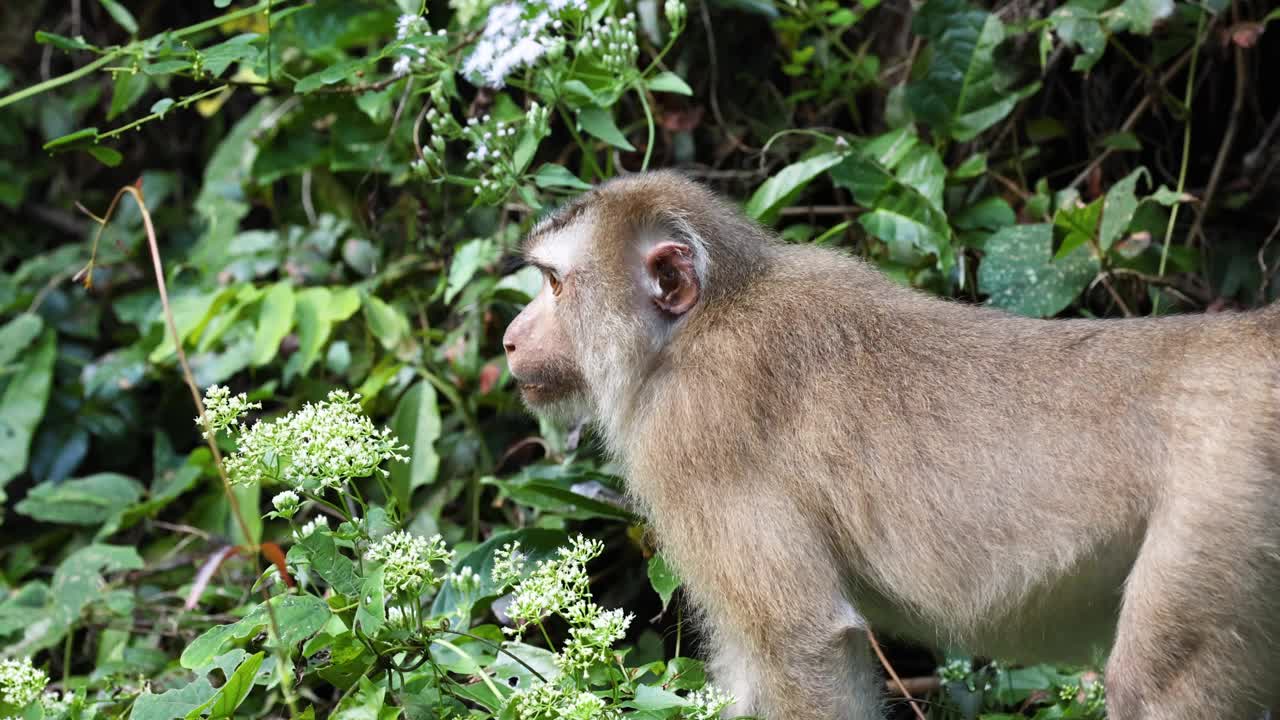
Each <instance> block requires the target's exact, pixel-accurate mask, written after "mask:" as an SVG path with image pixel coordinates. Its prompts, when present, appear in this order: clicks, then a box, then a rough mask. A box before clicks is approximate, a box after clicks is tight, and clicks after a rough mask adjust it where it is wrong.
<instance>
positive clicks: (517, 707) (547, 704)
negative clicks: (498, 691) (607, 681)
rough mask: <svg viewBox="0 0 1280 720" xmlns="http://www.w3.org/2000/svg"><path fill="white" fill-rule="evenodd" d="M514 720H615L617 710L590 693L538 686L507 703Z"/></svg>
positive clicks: (531, 687)
mask: <svg viewBox="0 0 1280 720" xmlns="http://www.w3.org/2000/svg"><path fill="white" fill-rule="evenodd" d="M508 702H509V705H508V707H510V708H511V709H512V710H513V711H514V715H515V717H516V718H517V720H617V719H618V718H620V717H621V715H619V714H618V711H617V710H611V709H609V708H608V707H607V706H606V705H605V701H604V700H603V699H601V698H600V697H598V696H596V695H595V694H593V693H589V692H586V691H578V690H565V689H564V688H561V687H559V686H557V685H552V684H550V683H543V682H538V683H534V684H533V685H530V686H529V687H528V688H526V689H524V690H517V691H516V692H515V693H513V694H512V695H511V699H510V700H509V701H508Z"/></svg>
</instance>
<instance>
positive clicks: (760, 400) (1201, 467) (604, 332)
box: [503, 171, 1280, 720]
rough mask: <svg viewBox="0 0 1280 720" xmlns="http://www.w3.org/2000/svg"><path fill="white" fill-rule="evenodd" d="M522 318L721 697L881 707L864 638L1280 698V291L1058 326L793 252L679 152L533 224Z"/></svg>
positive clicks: (850, 719) (806, 712)
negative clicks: (534, 288) (675, 165)
mask: <svg viewBox="0 0 1280 720" xmlns="http://www.w3.org/2000/svg"><path fill="white" fill-rule="evenodd" d="M522 251H523V254H524V255H525V257H526V258H527V260H528V262H529V263H531V264H532V265H534V266H536V267H537V268H539V269H540V270H541V272H542V274H543V277H544V280H543V284H542V287H541V288H540V290H539V291H538V294H537V296H536V297H535V298H534V299H533V300H531V301H530V303H529V304H528V305H527V306H526V307H525V308H524V309H523V310H522V311H521V312H520V313H519V314H518V315H517V316H516V317H515V319H514V320H512V321H511V323H510V325H509V326H508V328H507V330H506V333H505V335H504V337H503V346H504V349H505V351H506V357H507V362H508V369H509V371H510V374H511V376H512V377H513V378H514V380H515V382H516V383H517V385H518V387H519V389H520V394H521V397H522V399H523V401H524V403H525V405H526V406H527V407H528V408H530V409H531V410H532V411H533V412H535V413H539V414H543V415H546V416H548V417H552V418H559V419H561V420H570V419H574V418H587V419H588V420H589V422H590V423H591V424H592V426H593V427H594V428H595V429H596V431H597V435H598V438H599V441H600V442H601V444H602V445H603V448H604V451H605V452H606V453H607V454H608V455H609V456H610V457H611V458H613V459H616V461H617V462H618V464H619V467H620V468H621V470H622V473H623V475H624V478H625V484H626V487H627V492H628V494H629V495H630V496H631V497H632V498H633V500H634V503H635V504H636V506H637V507H638V508H639V509H640V510H641V511H642V512H643V514H644V516H645V517H646V519H647V522H648V523H649V524H650V525H651V528H652V530H653V531H654V534H655V535H656V538H657V542H658V546H659V548H660V550H661V552H662V553H663V554H664V556H665V557H666V558H667V559H668V560H669V561H670V562H671V563H672V564H673V565H674V567H675V568H676V570H677V571H678V572H679V573H680V575H681V578H682V580H683V582H684V587H685V589H686V595H687V600H688V601H689V602H690V603H691V605H692V606H693V609H694V610H695V611H696V617H697V622H698V625H699V627H700V629H701V630H700V631H701V633H702V635H703V637H704V639H705V641H706V645H707V646H708V647H709V649H710V652H709V659H708V669H709V670H710V672H711V675H712V678H713V680H714V681H715V682H717V683H718V684H720V685H721V686H723V687H724V688H725V689H727V690H728V692H730V693H731V694H732V695H733V696H734V697H735V699H736V700H735V702H734V704H733V705H732V706H731V707H730V708H728V710H727V713H726V715H727V716H737V715H748V714H749V715H753V716H757V717H762V718H766V719H767V720H832V719H839V720H870V719H872V718H881V717H883V714H884V712H885V707H884V700H883V699H882V698H881V697H880V695H881V693H880V692H879V691H878V690H879V689H882V688H883V684H882V682H881V681H880V680H878V677H877V674H878V672H879V669H878V667H877V665H876V664H875V663H873V661H872V658H871V656H870V652H869V649H868V642H867V638H866V633H867V631H868V630H871V631H874V632H876V633H877V634H879V635H884V636H894V637H900V638H904V639H908V640H911V641H915V642H918V643H922V644H924V645H927V646H931V647H934V648H941V649H952V648H954V649H963V650H967V651H969V652H971V653H973V654H975V655H981V656H983V657H996V658H1002V659H1009V660H1012V661H1018V662H1059V663H1082V664H1083V663H1087V662H1089V661H1090V660H1091V659H1094V658H1098V657H1100V655H1098V654H1097V653H1099V652H1106V664H1105V668H1104V677H1105V687H1106V695H1107V698H1106V703H1107V704H1106V707H1107V711H1108V714H1109V717H1111V718H1116V719H1120V720H1173V719H1174V718H1176V719H1178V720H1209V719H1211V718H1212V719H1213V720H1220V719H1228V720H1234V719H1236V718H1241V719H1243V718H1256V717H1258V716H1259V715H1260V713H1261V712H1262V711H1263V709H1264V708H1266V707H1268V706H1276V705H1277V704H1280V690H1278V689H1280V680H1277V679H1276V677H1277V675H1276V670H1277V669H1278V667H1277V666H1278V665H1280V663H1277V656H1278V655H1280V652H1278V647H1277V640H1276V638H1280V612H1278V611H1280V607H1278V606H1277V600H1276V598H1277V591H1280V308H1275V307H1267V308H1262V309H1258V310H1252V311H1245V312H1235V313H1218V314H1213V315H1194V314H1181V315H1169V316H1162V317H1156V318H1133V319H1037V318H1026V317H1019V316H1015V315H1012V314H1009V313H1006V312H1004V311H1002V310H998V309H996V308H992V307H990V306H984V305H976V304H972V303H962V302H959V301H954V300H948V299H942V298H937V297H932V296H928V295H926V294H924V293H922V292H919V291H917V290H914V289H911V288H909V287H906V286H904V285H901V284H898V283H896V282H894V281H892V280H890V279H889V278H887V277H885V276H884V275H883V274H881V273H880V272H879V271H878V270H876V269H875V268H874V267H872V266H871V265H870V264H868V263H867V262H866V261H864V260H862V259H860V258H857V257H855V256H853V255H852V254H850V253H848V252H843V251H839V250H833V249H827V248H821V247H817V246H812V245H805V244H793V243H787V242H785V241H783V240H782V239H780V238H779V237H778V235H777V234H776V233H774V232H772V231H771V230H769V229H767V228H764V227H762V226H760V225H758V224H756V223H755V222H754V221H752V220H750V219H749V218H747V217H746V216H745V215H744V214H743V213H742V212H740V211H739V210H738V209H737V208H736V207H735V206H733V205H732V204H730V203H729V201H727V200H725V199H724V198H722V197H720V196H719V195H717V194H716V193H714V192H712V191H711V190H710V189H708V188H706V187H705V186H703V185H702V184H700V183H698V182H696V181H693V180H690V179H686V178H684V177H683V176H681V175H679V174H677V173H675V172H672V171H661V172H651V173H643V174H634V175H629V176H624V177H621V178H617V179H614V180H611V181H608V182H605V183H603V184H599V185H597V186H596V187H594V188H593V189H591V190H589V191H587V192H586V193H584V194H583V195H581V196H579V197H578V198H577V199H575V200H572V201H570V202H568V203H566V204H565V205H563V206H562V207H561V208H560V209H559V210H557V211H556V212H555V213H553V214H551V215H550V216H549V217H547V218H546V219H543V220H541V221H539V222H538V223H537V224H536V225H535V226H534V227H533V228H532V229H531V230H530V232H529V233H528V235H527V236H526V238H525V240H524V243H523V246H522Z"/></svg>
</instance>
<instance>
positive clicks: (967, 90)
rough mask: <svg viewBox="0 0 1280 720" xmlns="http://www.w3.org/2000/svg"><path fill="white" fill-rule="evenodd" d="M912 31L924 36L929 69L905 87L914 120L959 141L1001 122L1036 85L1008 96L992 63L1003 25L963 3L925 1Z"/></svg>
mask: <svg viewBox="0 0 1280 720" xmlns="http://www.w3.org/2000/svg"><path fill="white" fill-rule="evenodd" d="M913 29H914V31H915V32H916V33H917V34H919V35H923V36H924V37H926V38H928V39H929V41H930V45H931V47H932V59H931V61H930V63H929V68H928V71H927V72H926V73H925V74H924V76H923V77H921V78H920V79H919V80H916V81H914V82H912V83H911V84H910V85H908V86H907V103H908V105H910V107H911V111H912V112H913V113H914V114H915V116H916V118H917V119H919V120H921V121H923V122H925V123H928V124H929V125H930V126H932V127H933V128H934V129H935V130H937V131H938V132H941V133H945V134H947V135H950V136H951V137H952V138H954V139H956V140H960V141H962V142H963V141H967V140H972V139H973V138H974V137H976V136H977V135H978V133H981V132H982V131H983V130H986V129H987V128H989V127H991V126H992V125H995V124H996V123H998V122H1000V121H1001V120H1003V119H1004V118H1005V116H1006V115H1008V114H1009V113H1010V112H1011V111H1012V110H1013V108H1014V106H1015V105H1017V103H1018V101H1019V100H1020V99H1022V98H1023V97H1026V96H1027V95H1030V94H1031V93H1033V92H1035V90H1036V89H1037V88H1038V87H1039V86H1038V84H1032V85H1029V86H1027V87H1024V88H1023V89H1021V90H1019V91H1016V92H1010V91H1009V89H1008V88H1006V87H1004V83H1003V82H1002V79H1001V78H1000V76H999V74H998V72H997V69H996V64H995V57H994V53H995V48H996V46H997V45H999V44H1000V42H1001V41H1002V40H1004V36H1005V29H1004V23H1002V22H1000V19H999V18H998V17H996V16H995V15H992V14H991V13H989V12H987V11H985V10H981V9H978V8H975V7H973V6H972V5H969V4H968V2H967V1H966V0H929V1H928V2H926V3H925V4H924V6H923V7H921V8H920V10H919V12H917V13H916V16H915V20H914V22H913Z"/></svg>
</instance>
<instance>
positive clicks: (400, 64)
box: [391, 55, 412, 75]
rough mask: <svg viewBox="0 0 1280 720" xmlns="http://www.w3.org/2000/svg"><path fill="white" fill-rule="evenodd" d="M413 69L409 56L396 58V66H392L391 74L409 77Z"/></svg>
mask: <svg viewBox="0 0 1280 720" xmlns="http://www.w3.org/2000/svg"><path fill="white" fill-rule="evenodd" d="M411 68H412V61H411V60H409V56H408V55H401V56H400V57H398V58H396V62H395V64H394V65H392V66H391V72H392V74H395V75H408V74H409V70H410V69H411Z"/></svg>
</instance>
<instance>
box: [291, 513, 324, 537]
mask: <svg viewBox="0 0 1280 720" xmlns="http://www.w3.org/2000/svg"><path fill="white" fill-rule="evenodd" d="M320 528H324V529H325V530H328V529H329V518H327V517H325V516H324V515H317V516H315V517H314V518H312V519H311V522H309V523H307V524H305V525H303V526H302V527H300V528H298V530H297V532H295V533H294V534H293V539H294V540H301V539H302V538H304V537H307V536H309V535H310V534H311V533H313V532H315V531H316V530H318V529H320Z"/></svg>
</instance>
